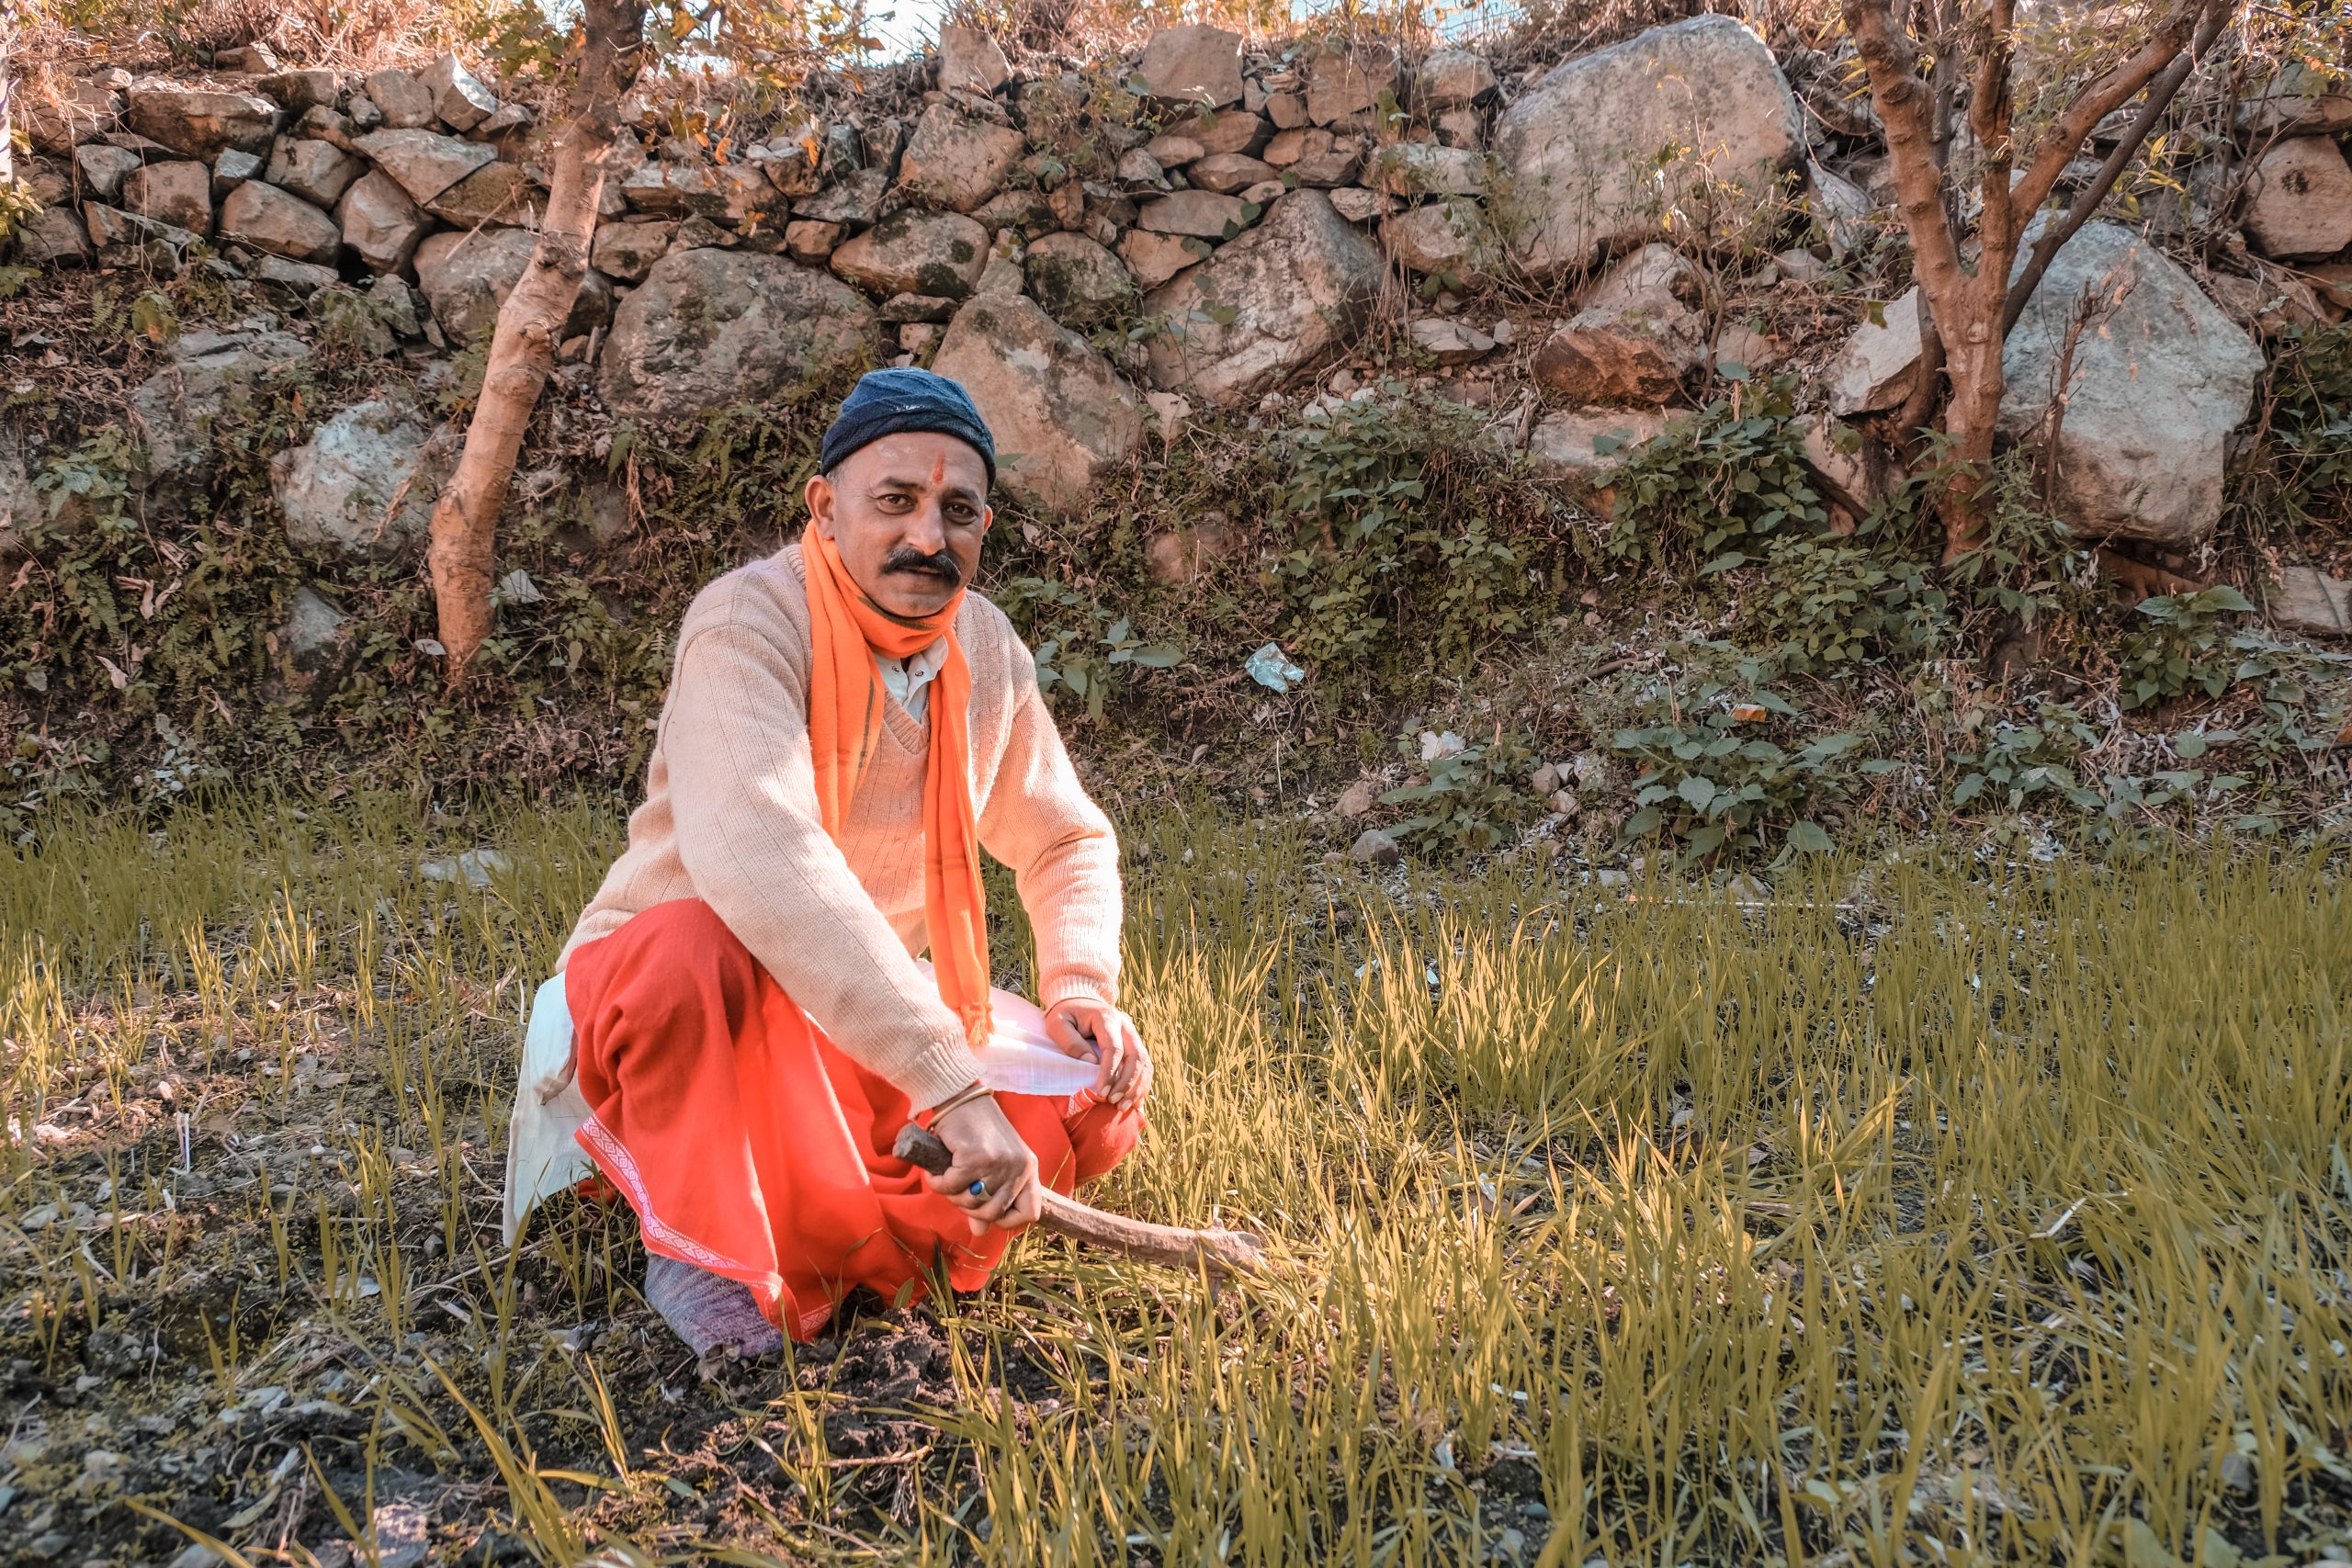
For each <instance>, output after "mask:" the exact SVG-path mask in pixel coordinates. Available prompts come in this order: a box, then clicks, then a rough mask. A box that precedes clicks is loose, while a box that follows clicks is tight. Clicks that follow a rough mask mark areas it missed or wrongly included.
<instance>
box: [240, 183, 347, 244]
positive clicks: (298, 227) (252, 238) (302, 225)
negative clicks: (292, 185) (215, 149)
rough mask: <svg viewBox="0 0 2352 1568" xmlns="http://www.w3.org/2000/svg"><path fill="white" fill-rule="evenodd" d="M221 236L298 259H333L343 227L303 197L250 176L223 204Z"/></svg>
mask: <svg viewBox="0 0 2352 1568" xmlns="http://www.w3.org/2000/svg"><path fill="white" fill-rule="evenodd" d="M220 238H221V239H222V240H223V241H233V242H236V243H242V244H247V245H251V246H252V247H253V248H254V250H257V251H266V252H268V253H269V254H271V255H274V256H288V257H291V258H292V259H293V260H295V261H306V262H332V261H334V255H335V252H336V251H337V250H338V249H339V248H340V247H341V246H342V244H343V231H342V230H340V229H338V228H336V227H335V222H334V219H332V218H330V217H328V216H327V215H326V214H325V213H323V212H322V211H320V210H319V209H317V208H315V207H312V206H311V204H310V203H309V202H307V201H304V200H303V199H302V198H301V197H299V196H288V194H287V193H286V192H284V191H282V190H279V189H278V188H277V186H272V185H264V184H263V183H262V182H261V181H259V180H247V181H246V182H245V183H244V184H243V185H241V186H238V187H237V188H236V189H234V190H232V191H231V192H230V193H229V198H228V199H227V200H226V201H223V202H222V203H221V204H220Z"/></svg>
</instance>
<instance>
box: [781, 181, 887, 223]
mask: <svg viewBox="0 0 2352 1568" xmlns="http://www.w3.org/2000/svg"><path fill="white" fill-rule="evenodd" d="M889 194H890V171H889V170H888V169H854V170H852V171H851V172H850V173H848V174H846V175H842V178H841V180H840V181H839V182H838V183H837V184H834V185H830V186H826V187H825V188H824V189H822V190H820V191H819V192H818V193H817V194H816V195H815V196H812V197H806V198H804V199H802V200H799V201H796V202H794V203H793V204H792V215H793V216H794V217H795V218H805V219H807V220H809V221H810V222H812V223H838V224H841V225H842V227H843V228H848V229H863V228H865V226H866V225H867V224H869V223H872V222H874V221H875V220H877V219H879V218H880V217H881V216H882V204H883V202H884V201H885V200H886V199H887V198H888V196H889Z"/></svg>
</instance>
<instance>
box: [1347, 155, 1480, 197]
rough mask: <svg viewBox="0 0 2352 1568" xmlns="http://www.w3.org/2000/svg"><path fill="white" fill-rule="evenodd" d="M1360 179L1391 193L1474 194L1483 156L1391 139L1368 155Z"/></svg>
mask: <svg viewBox="0 0 2352 1568" xmlns="http://www.w3.org/2000/svg"><path fill="white" fill-rule="evenodd" d="M1300 178H1301V179H1302V180H1304V179H1305V178H1306V176H1305V175H1301V176H1300ZM1309 183H1313V182H1309ZM1363 183H1364V184H1365V185H1367V186H1371V187H1372V188H1373V189H1374V190H1377V191H1385V192H1386V193H1388V194H1389V195H1391V196H1476V195H1478V194H1479V193H1480V192H1482V191H1484V190H1485V189H1486V188H1487V159H1486V155H1485V154H1484V153H1482V152H1476V151H1475V150H1473V149H1471V148H1468V147H1441V146H1439V145H1438V144H1437V143H1436V142H1434V141H1393V142H1391V143H1389V144H1388V145H1387V146H1385V147H1383V148H1382V149H1381V150H1380V151H1379V152H1375V153H1374V154H1373V155H1372V165H1371V167H1370V168H1368V169H1367V170H1365V172H1364V181H1363Z"/></svg>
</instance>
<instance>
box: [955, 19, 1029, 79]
mask: <svg viewBox="0 0 2352 1568" xmlns="http://www.w3.org/2000/svg"><path fill="white" fill-rule="evenodd" d="M1010 75H1012V66H1010V65H1008V64H1007V63H1005V59H1004V51H1003V50H1002V49H1001V48H999V47H998V46H997V41H996V39H992V38H990V37H989V35H988V34H986V33H984V32H982V31H981V30H980V29H979V28H967V27H961V26H958V25H957V24H956V23H954V22H950V23H948V24H947V25H946V26H944V27H943V28H940V29H939V89H940V91H941V92H944V93H993V92H995V91H996V90H997V89H998V88H999V87H1001V86H1003V85H1004V82H1005V78H1006V77H1008V76H1010Z"/></svg>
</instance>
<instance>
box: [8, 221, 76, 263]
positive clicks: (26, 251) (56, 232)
mask: <svg viewBox="0 0 2352 1568" xmlns="http://www.w3.org/2000/svg"><path fill="white" fill-rule="evenodd" d="M16 244H17V249H16V254H15V259H16V260H18V261H21V262H24V263H26V264H28V265H32V266H80V265H82V264H83V263H85V262H86V261H88V260H89V259H90V233H89V230H88V228H87V226H86V225H85V223H84V221H83V220H80V219H77V218H75V217H74V214H73V213H72V212H71V211H69V210H68V209H65V208H62V207H44V208H42V209H40V211H38V212H36V213H34V214H33V215H32V216H31V217H29V218H28V219H26V220H25V224H24V227H23V228H21V229H18V230H17V240H16Z"/></svg>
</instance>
